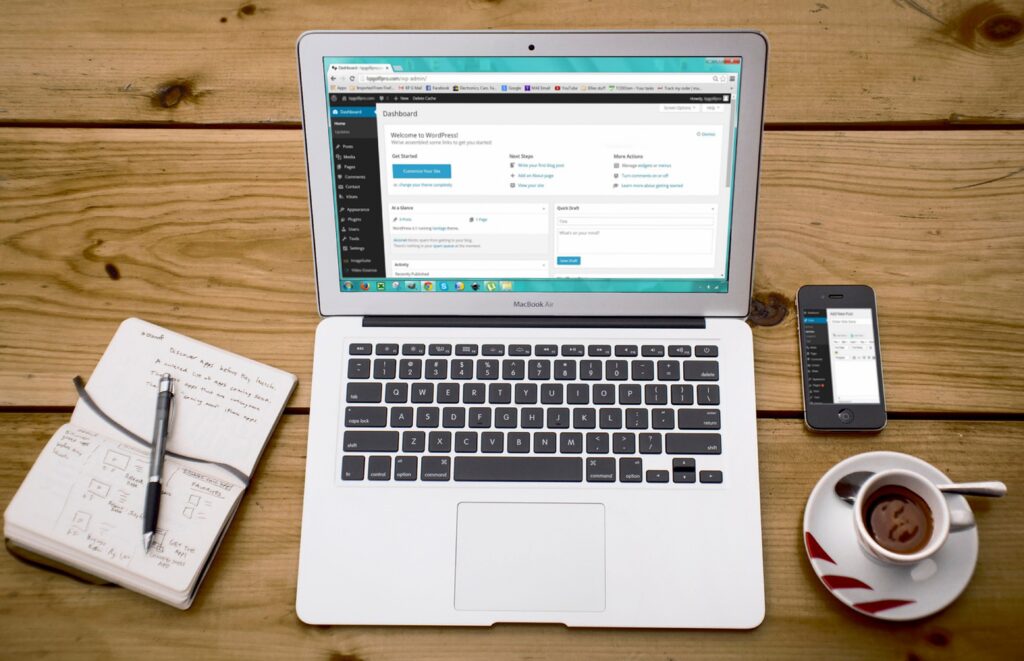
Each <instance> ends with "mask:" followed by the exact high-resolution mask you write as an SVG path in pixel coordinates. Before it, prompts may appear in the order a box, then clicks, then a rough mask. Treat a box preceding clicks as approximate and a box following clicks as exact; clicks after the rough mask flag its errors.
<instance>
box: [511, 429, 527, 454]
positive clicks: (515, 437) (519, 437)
mask: <svg viewBox="0 0 1024 661" xmlns="http://www.w3.org/2000/svg"><path fill="white" fill-rule="evenodd" d="M508 451H509V452H517V453H518V452H529V451H530V434H529V432H525V431H512V432H509V433H508Z"/></svg>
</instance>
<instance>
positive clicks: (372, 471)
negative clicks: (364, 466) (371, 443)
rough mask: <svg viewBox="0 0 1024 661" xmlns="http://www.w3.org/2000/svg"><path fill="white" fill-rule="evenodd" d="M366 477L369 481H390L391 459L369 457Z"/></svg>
mask: <svg viewBox="0 0 1024 661" xmlns="http://www.w3.org/2000/svg"><path fill="white" fill-rule="evenodd" d="M366 477H367V479H370V480H390V479H391V457H370V463H369V469H368V470H367V471H366Z"/></svg>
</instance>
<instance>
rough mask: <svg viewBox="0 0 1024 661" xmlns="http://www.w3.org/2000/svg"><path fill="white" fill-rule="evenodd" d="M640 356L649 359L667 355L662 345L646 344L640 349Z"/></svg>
mask: <svg viewBox="0 0 1024 661" xmlns="http://www.w3.org/2000/svg"><path fill="white" fill-rule="evenodd" d="M640 355H641V356H646V357H648V358H660V357H662V356H664V355H665V347H663V346H661V345H660V344H645V345H643V346H642V347H640Z"/></svg>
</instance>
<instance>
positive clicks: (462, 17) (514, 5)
mask: <svg viewBox="0 0 1024 661" xmlns="http://www.w3.org/2000/svg"><path fill="white" fill-rule="evenodd" d="M242 2H243V3H244V2H245V0H242ZM172 4H173V3H152V2H132V3H122V2H114V1H113V0H95V1H94V2H90V3H58V2H53V1H51V0H7V2H6V3H4V8H5V11H4V12H3V13H4V21H3V23H2V24H0V221H2V224H0V448H2V449H3V452H4V458H5V461H4V462H2V463H0V505H3V506H6V503H7V502H9V500H10V498H11V496H12V495H13V493H14V491H15V490H16V488H17V486H18V484H19V483H20V481H21V479H22V478H23V476H24V475H25V473H26V471H27V470H28V468H29V466H30V465H31V464H32V462H33V461H34V459H35V456H36V454H37V453H38V451H39V450H40V448H41V447H42V445H43V443H44V442H45V441H46V440H47V439H48V438H49V436H50V434H51V433H52V432H53V430H54V429H55V428H56V427H57V426H58V425H59V424H61V423H62V422H63V421H65V420H66V419H67V418H68V413H69V411H70V408H71V406H72V405H73V404H74V400H75V397H74V391H73V389H72V387H71V383H70V377H71V376H72V375H74V374H82V375H88V374H89V372H90V370H91V369H92V367H93V365H95V363H96V361H97V359H98V358H99V356H100V353H101V352H102V350H103V348H104V347H105V346H106V344H107V342H108V341H109V339H110V337H111V335H112V334H113V332H114V330H115V328H116V326H117V324H118V323H119V322H120V321H121V320H122V319H123V318H125V317H127V316H139V317H142V318H145V319H148V320H150V321H153V322H155V323H158V324H163V325H167V326H169V327H172V328H174V329H176V330H179V331H181V332H184V333H187V334H190V335H193V336H195V337H197V338H200V339H202V340H205V341H208V342H211V343H213V344H216V345H219V346H222V347H225V348H227V349H230V350H233V351H236V352H239V353H242V354H245V355H248V356H251V357H253V358H255V359H257V360H261V361H265V362H268V363H271V364H273V365H276V366H278V367H281V368H284V369H287V370H290V371H292V372H295V373H296V374H298V375H299V379H300V381H299V387H298V390H297V392H296V394H295V396H294V397H293V399H292V401H291V404H290V406H289V408H288V411H287V414H286V415H285V416H284V419H283V421H282V424H281V426H280V428H279V430H278V432H277V433H276V434H275V437H274V439H273V440H272V442H271V444H270V448H269V451H268V452H267V454H266V456H265V458H264V460H263V463H262V465H261V466H260V469H259V473H258V478H257V480H256V482H255V487H254V488H253V490H252V493H251V494H249V495H248V497H247V498H246V500H245V502H244V503H243V505H242V508H241V511H240V513H239V516H238V518H237V519H236V521H235V524H234V527H233V528H232V530H231V532H230V534H229V535H228V537H227V540H226V542H225V545H224V547H223V549H222V550H221V553H220V556H219V558H218V559H217V562H216V564H215V566H214V568H213V571H212V572H211V574H210V575H209V577H208V578H207V580H206V583H205V585H204V586H203V589H202V591H201V593H200V596H199V599H198V600H197V601H196V603H195V605H194V606H193V608H192V609H191V610H190V611H187V612H182V613H179V612H177V611H174V610H172V609H170V608H168V607H166V606H163V605H160V604H158V603H156V602H153V601H150V600H147V599H144V598H142V597H139V596H138V595H135V594H132V593H130V592H127V591H125V590H121V589H117V588H104V587H94V586H86V585H82V584H79V583H76V582H74V581H72V580H70V579H67V578H64V577H61V576H57V575H54V574H51V573H47V572H44V571H41V570H38V569H35V568H32V567H29V566H27V565H25V564H22V563H21V562H19V561H17V560H15V559H13V558H12V557H10V556H7V555H6V554H0V595H2V597H3V598H2V599H0V655H3V656H8V655H11V656H33V657H39V656H42V655H44V654H47V653H48V654H52V655H55V656H58V657H61V658H63V657H71V656H86V657H100V656H102V657H114V656H131V657H139V656H141V655H142V654H143V653H145V654H146V655H147V656H149V657H151V658H163V657H168V658H170V657H175V658H180V657H181V656H184V655H190V654H194V655H198V656H217V657H221V656H233V655H238V656H243V655H244V656H285V655H288V656H297V657H302V658H307V657H313V656H317V657H321V658H322V657H329V658H332V659H352V660H354V659H366V660H374V661H376V660H378V659H390V658H400V657H417V658H437V659H441V658H451V657H460V658H471V657H472V658H477V657H488V658H493V659H497V658H524V657H530V658H538V657H542V656H543V657H547V656H552V657H553V656H561V657H570V658H587V659H593V658H608V659H618V658H623V657H627V656H628V657H645V658H646V657H651V658H666V657H671V658H677V657H682V656H689V655H699V656H703V657H707V656H721V657H739V656H745V657H781V658H791V657H795V656H805V655H806V656H811V655H813V656H815V657H828V656H839V657H867V656H880V657H885V658H897V657H900V658H907V659H918V658H920V659H944V658H957V657H962V658H967V657H970V658H977V657H1010V656H1014V655H1019V654H1020V653H1021V652H1020V650H1021V649H1024V629H1022V627H1021V624H1022V622H1024V570H1022V569H1021V568H1020V562H1019V549H1020V548H1021V547H1022V546H1024V506H1022V505H1021V503H1022V502H1024V501H1022V497H1024V313H1022V309H1024V294H1022V291H1024V268H1022V265H1024V92H1022V87H1021V82H1022V79H1024V78H1022V74H1024V32H1022V27H1024V5H1022V3H1021V2H1020V1H1019V0H1013V1H1012V2H1011V1H1010V0H1000V1H999V2H978V3H969V2H956V1H951V2H938V1H930V0H921V1H911V0H896V1H895V2H893V1H892V0H861V1H858V2H854V1H851V0H847V1H846V2H839V1H838V0H827V3H826V2H811V1H807V2H785V3H783V2H772V3H762V2H755V1H753V0H737V1H733V2H720V3H714V4H710V3H706V4H707V6H705V4H702V3H690V2H639V1H633V2H629V3H620V2H614V1H612V0H590V1H587V0H569V1H567V2H562V3H557V4H556V3H539V2H536V1H535V0H503V1H494V2H484V1H482V0H479V1H478V0H468V1H466V2H461V3H458V4H454V3H414V2H403V1H399V0H352V1H350V2H343V3H331V2H325V1H320V2H311V3H305V4H303V5H301V6H299V5H298V4H295V5H293V4H291V3H287V2H282V1H281V0H254V1H253V2H250V3H244V4H240V5H238V6H231V5H223V6H217V5H215V4H210V3H207V2H200V1H198V0H192V1H190V2H181V3H176V4H173V6H172ZM565 27H578V28H669V27H679V28H719V27H749V28H758V29H761V30H763V31H764V32H766V33H767V34H768V36H769V38H770V40H771V58H770V66H769V87H768V89H769V91H768V101H767V122H768V125H767V132H766V135H765V151H764V167H763V178H762V182H763V185H762V188H761V193H762V196H761V206H760V210H761V215H760V218H759V225H758V237H757V247H758V251H757V270H756V277H755V296H754V298H755V300H754V302H753V305H752V308H751V324H752V325H753V326H754V331H755V332H754V336H755V349H756V359H757V370H756V386H757V397H758V414H759V438H760V452H761V479H762V482H761V493H762V519H763V524H764V561H765V574H766V578H765V582H766V591H767V618H766V620H765V622H764V624H763V625H762V626H761V627H760V628H758V629H756V630H754V631H749V632H723V631H601V630H568V629H566V628H563V627H558V626H541V625H538V626H516V625H502V626H497V627H495V628H493V629H481V630H471V629H439V628H402V629H387V628H373V627H334V628H327V627H310V626H306V625H303V624H301V623H300V622H299V621H298V620H297V619H296V617H295V611H294V600H295V577H296V564H297V559H298V541H299V519H300V511H301V494H302V484H303V467H304V455H305V447H306V436H305V435H306V428H307V414H308V408H307V407H308V402H309V385H310V380H309V375H310V368H311V364H312V361H311V359H312V345H313V331H314V328H315V326H316V323H317V321H318V319H317V316H316V308H315V300H314V290H313V280H312V263H311V258H310V239H309V230H308V216H307V206H306V187H305V178H304V177H305V175H304V161H303V154H302V145H301V132H300V130H299V102H298V98H297V94H296V88H297V85H296V75H295V57H294V42H295V38H296V37H297V35H298V34H299V33H300V32H301V31H302V30H305V29H309V28H466V29H468V28H489V29H498V28H520V29H522V28H565ZM810 282H815V283H847V282H864V283H867V284H870V285H872V286H873V287H874V288H875V290H876V292H877V295H878V307H879V315H880V321H881V337H882V346H883V347H884V350H883V353H884V362H885V370H886V390H887V395H888V400H889V402H888V403H889V410H890V419H891V422H890V424H889V427H888V429H886V431H885V432H884V433H882V434H880V435H877V436H828V435H812V434H809V433H808V432H807V431H806V430H805V429H804V427H803V423H802V421H801V419H800V410H801V401H800V378H799V370H798V364H797V358H798V354H797V342H796V329H795V322H794V310H793V296H794V294H795V292H796V290H797V288H798V287H799V286H800V285H801V284H804V283H810ZM872 449H889V450H898V451H902V452H908V453H911V454H915V455H918V456H920V457H922V458H924V459H926V460H928V461H931V462H932V463H934V464H935V465H937V466H939V467H940V468H942V469H943V470H945V471H947V472H948V473H949V474H950V475H951V476H952V477H953V478H954V479H962V480H973V479H985V478H994V479H1002V480H1004V481H1005V482H1006V483H1007V484H1008V486H1009V489H1010V497H1009V498H1007V499H1004V500H1003V501H999V502H976V503H975V509H976V512H977V518H978V521H979V526H980V537H981V550H980V561H979V563H978V567H977V570H976V573H975V576H974V579H973V581H972V583H971V585H970V586H969V587H968V589H967V591H966V592H965V593H964V594H963V596H962V597H961V598H960V599H959V600H958V601H956V602H955V603H954V604H953V605H952V606H950V607H949V608H948V609H947V610H945V611H944V612H942V613H940V614H938V615H935V616H933V617H931V618H927V619H925V620H923V621H920V622H915V623H910V624H902V625H887V624H882V623H878V622H874V621H871V620H869V619H867V618H865V617H862V616H859V615H856V614H854V613H852V612H850V611H848V610H847V609H845V607H843V606H841V605H840V604H839V603H838V602H836V601H835V600H834V599H833V598H832V597H831V596H829V595H828V594H827V593H826V591H825V590H824V589H823V588H822V587H821V586H820V585H819V584H818V582H817V580H816V579H815V577H814V575H813V573H812V572H811V570H810V568H809V566H808V563H807V561H806V560H805V558H804V557H803V553H802V544H801V539H800V522H801V517H802V511H803V505H804V502H805V499H806V497H807V495H808V493H809V491H810V489H811V487H812V486H813V485H814V483H815V482H816V480H817V479H818V477H819V476H820V475H821V474H822V473H823V472H824V471H825V470H826V469H828V467H830V466H831V465H832V464H834V463H835V462H836V461H838V460H840V459H842V458H844V457H846V456H849V455H852V454H855V453H858V452H862V451H866V450H872Z"/></svg>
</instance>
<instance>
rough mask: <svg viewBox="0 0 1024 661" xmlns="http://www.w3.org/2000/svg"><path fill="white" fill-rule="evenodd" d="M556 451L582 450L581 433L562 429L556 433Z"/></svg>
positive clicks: (570, 451) (568, 452) (567, 452)
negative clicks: (562, 430) (559, 432)
mask: <svg viewBox="0 0 1024 661" xmlns="http://www.w3.org/2000/svg"><path fill="white" fill-rule="evenodd" d="M558 451H559V452H561V453H562V454H580V453H581V452H583V434H580V433H579V432H574V431H564V432H562V433H561V434H559V435H558Z"/></svg>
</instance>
